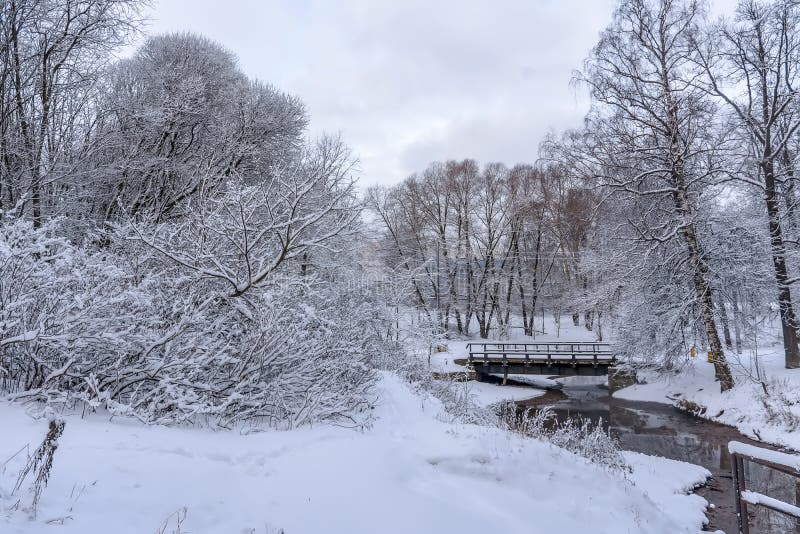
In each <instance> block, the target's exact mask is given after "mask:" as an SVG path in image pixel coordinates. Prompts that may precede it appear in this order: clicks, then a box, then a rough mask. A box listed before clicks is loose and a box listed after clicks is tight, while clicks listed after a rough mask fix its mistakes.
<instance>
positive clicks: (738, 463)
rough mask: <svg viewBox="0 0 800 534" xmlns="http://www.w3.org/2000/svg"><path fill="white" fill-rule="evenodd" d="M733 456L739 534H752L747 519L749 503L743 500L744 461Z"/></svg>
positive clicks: (737, 456) (736, 455)
mask: <svg viewBox="0 0 800 534" xmlns="http://www.w3.org/2000/svg"><path fill="white" fill-rule="evenodd" d="M731 456H733V462H731V464H733V465H732V466H733V489H734V492H735V495H736V520H737V523H738V525H739V534H750V524H749V521H748V518H747V503H746V502H745V501H744V500H743V499H742V492H743V491H744V490H745V478H744V459H743V458H742V457H741V456H739V455H738V454H732V455H731Z"/></svg>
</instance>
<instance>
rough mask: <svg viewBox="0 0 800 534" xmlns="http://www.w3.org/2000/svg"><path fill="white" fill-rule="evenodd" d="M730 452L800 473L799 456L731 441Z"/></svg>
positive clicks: (729, 444)
mask: <svg viewBox="0 0 800 534" xmlns="http://www.w3.org/2000/svg"><path fill="white" fill-rule="evenodd" d="M728 451H729V452H730V453H731V454H738V455H740V456H746V457H749V458H755V459H757V460H762V461H765V462H770V463H773V464H776V465H781V466H784V467H788V468H789V469H794V470H795V471H797V472H798V473H800V456H797V455H793V454H786V453H785V452H780V451H773V450H770V449H764V448H762V447H755V446H753V445H749V444H747V443H741V442H739V441H731V442H730V443H728Z"/></svg>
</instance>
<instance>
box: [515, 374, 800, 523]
mask: <svg viewBox="0 0 800 534" xmlns="http://www.w3.org/2000/svg"><path fill="white" fill-rule="evenodd" d="M520 404H521V405H524V406H530V407H531V408H533V409H535V408H536V407H537V406H541V405H549V406H550V407H551V408H552V409H553V410H554V411H555V413H556V417H557V418H558V419H559V420H562V421H563V420H565V419H568V418H572V417H582V418H584V419H590V420H592V421H593V422H595V423H598V422H600V421H602V424H603V426H604V427H605V428H607V429H610V431H611V433H612V435H613V436H614V437H615V438H617V440H619V443H620V445H621V447H622V448H623V449H625V450H631V451H637V452H642V453H645V454H650V455H655V456H663V457H665V458H671V459H674V460H682V461H685V462H690V463H693V464H697V465H702V466H703V467H705V468H706V469H708V470H709V471H711V473H712V478H711V480H710V481H709V483H708V485H707V486H706V487H704V488H700V489H698V491H697V493H698V494H700V495H702V496H703V497H705V498H706V499H707V500H708V501H709V502H710V503H712V504H714V509H712V510H709V514H708V515H709V520H710V524H709V526H708V530H711V531H714V530H716V529H720V530H723V531H725V532H727V533H728V534H734V533H736V532H737V525H736V512H735V510H734V492H733V480H732V476H731V461H730V456H729V455H728V449H727V445H728V442H729V441H731V440H738V441H743V442H746V443H754V442H752V441H751V440H749V439H747V438H746V437H744V436H742V435H741V434H739V433H738V432H737V431H736V430H735V429H733V428H730V427H726V426H723V425H718V424H716V423H712V422H709V421H706V420H704V419H700V418H698V417H694V416H691V415H688V414H685V413H683V412H680V411H678V410H676V409H675V408H672V407H671V406H666V405H663V404H658V403H651V402H631V401H623V400H619V399H613V398H610V397H609V396H608V391H607V390H606V389H604V388H602V387H600V386H598V385H580V386H577V385H576V386H570V385H567V386H565V388H564V389H563V390H561V391H557V392H548V393H547V395H545V396H544V397H539V398H538V399H532V400H530V401H523V402H521V403H520ZM756 444H757V445H760V446H763V444H758V443H756ZM746 475H747V486H748V489H751V490H753V491H757V492H759V493H764V494H766V495H770V496H771V497H775V498H777V499H780V500H782V501H785V502H788V503H792V504H796V505H800V482H798V479H795V478H793V477H790V476H788V475H784V474H782V473H779V472H777V471H774V470H771V469H766V468H764V467H761V466H758V465H754V464H748V463H746ZM749 511H750V514H751V517H750V525H751V528H750V531H751V532H753V533H763V534H787V533H791V532H796V533H800V524H797V523H796V522H795V520H794V519H792V518H790V517H787V516H785V515H783V514H779V513H777V512H772V511H770V510H767V509H765V508H761V507H752V506H751V507H750V510H749Z"/></svg>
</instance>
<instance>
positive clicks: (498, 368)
mask: <svg viewBox="0 0 800 534" xmlns="http://www.w3.org/2000/svg"><path fill="white" fill-rule="evenodd" d="M467 349H468V350H469V357H468V359H467V360H466V361H465V362H464V363H468V364H469V365H470V366H472V367H473V368H474V369H475V371H476V372H477V373H480V374H503V375H508V374H537V375H562V376H572V375H590V376H599V375H605V374H608V368H609V367H611V366H613V365H614V363H615V362H616V357H615V355H614V353H613V351H612V350H611V348H610V346H609V345H608V344H607V343H600V342H569V341H558V342H552V341H551V342H532V343H469V344H467Z"/></svg>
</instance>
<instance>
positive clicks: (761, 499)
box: [728, 441, 800, 534]
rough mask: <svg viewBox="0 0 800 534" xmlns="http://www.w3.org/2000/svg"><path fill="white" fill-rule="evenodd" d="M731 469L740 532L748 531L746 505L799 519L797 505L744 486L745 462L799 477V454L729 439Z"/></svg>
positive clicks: (741, 533) (799, 510)
mask: <svg viewBox="0 0 800 534" xmlns="http://www.w3.org/2000/svg"><path fill="white" fill-rule="evenodd" d="M728 452H730V454H731V464H732V470H733V488H734V490H735V494H736V517H737V521H738V524H739V533H740V534H749V533H750V524H749V521H748V517H747V506H748V505H751V506H762V507H764V508H768V509H770V510H774V511H776V512H779V513H782V514H785V515H788V516H790V517H794V518H795V519H800V507H798V506H795V505H793V504H789V503H787V502H783V501H780V500H778V499H775V498H774V497H770V496H768V495H764V494H762V493H757V492H755V491H751V490H748V489H747V480H746V477H745V472H744V463H745V462H750V463H754V464H758V465H761V466H764V467H767V468H769V469H774V470H776V471H779V472H781V473H785V474H787V475H790V476H793V477H795V478H798V479H800V456H795V455H792V454H786V453H784V452H778V451H773V450H769V449H764V448H761V447H756V446H753V445H748V444H746V443H741V442H739V441H731V442H730V443H728Z"/></svg>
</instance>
